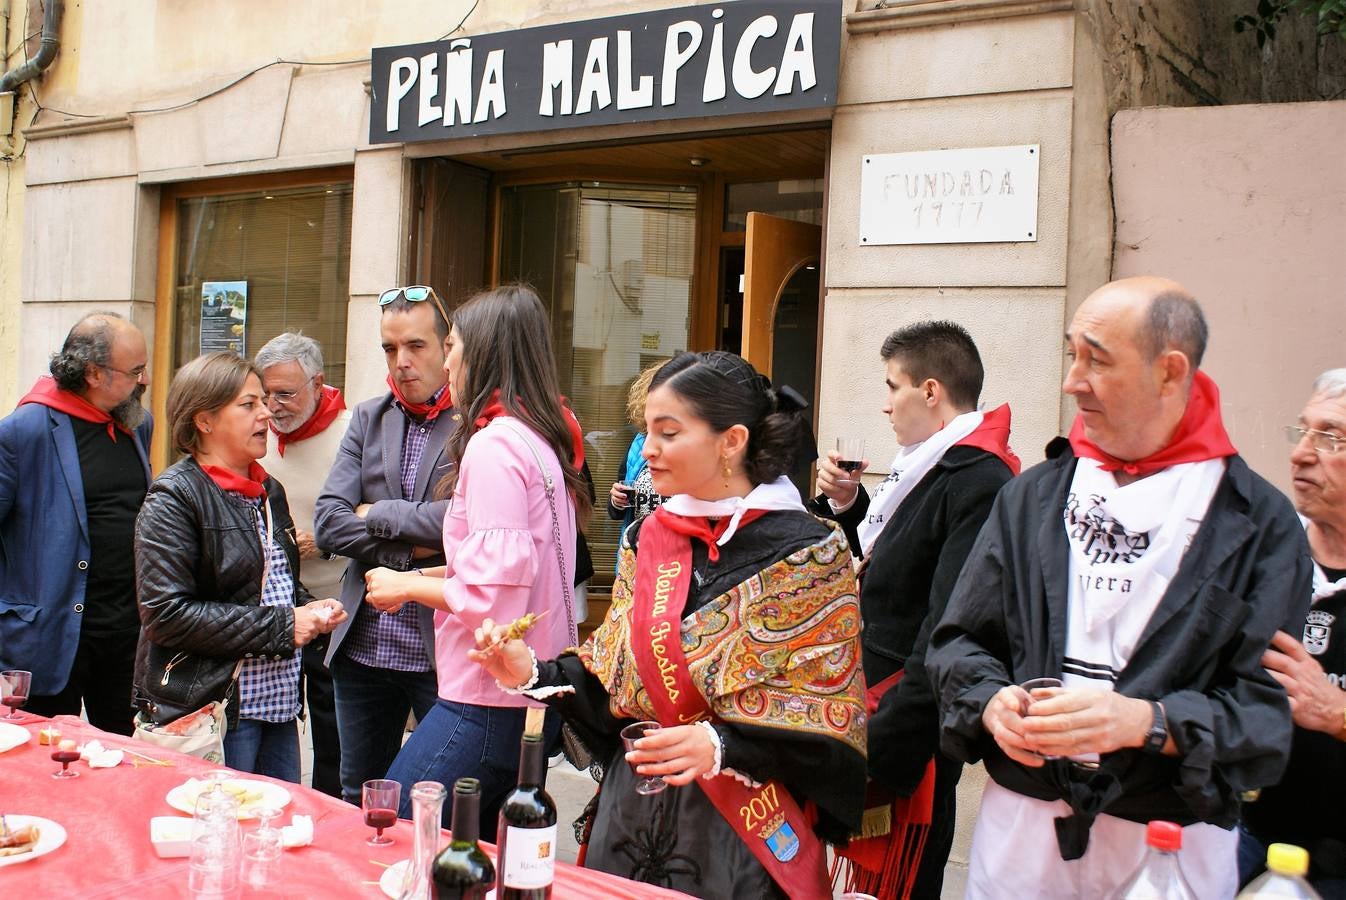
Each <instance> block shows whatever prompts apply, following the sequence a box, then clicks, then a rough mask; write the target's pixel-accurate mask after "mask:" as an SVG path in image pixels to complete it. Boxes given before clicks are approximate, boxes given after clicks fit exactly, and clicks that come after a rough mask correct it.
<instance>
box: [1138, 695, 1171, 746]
mask: <svg viewBox="0 0 1346 900" xmlns="http://www.w3.org/2000/svg"><path fill="white" fill-rule="evenodd" d="M1148 702H1149V704H1150V712H1151V713H1152V714H1153V716H1154V718H1153V720H1152V721H1151V722H1150V730H1149V731H1148V732H1146V734H1145V743H1144V745H1143V746H1142V749H1143V750H1144V751H1145V752H1146V753H1163V752H1164V745H1165V744H1167V743H1168V718H1167V717H1166V716H1165V715H1164V707H1163V705H1162V704H1160V702H1159V701H1158V700H1150V701H1148Z"/></svg>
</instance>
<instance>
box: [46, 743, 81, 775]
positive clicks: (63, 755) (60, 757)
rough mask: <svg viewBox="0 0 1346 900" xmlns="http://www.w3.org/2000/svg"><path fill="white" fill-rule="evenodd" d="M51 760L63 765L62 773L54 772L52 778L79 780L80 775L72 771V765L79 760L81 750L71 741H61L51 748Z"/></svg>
mask: <svg viewBox="0 0 1346 900" xmlns="http://www.w3.org/2000/svg"><path fill="white" fill-rule="evenodd" d="M51 758H52V759H54V760H55V761H56V762H58V763H60V764H61V771H59V772H52V773H51V777H52V778H78V777H79V773H78V772H74V771H71V769H70V764H71V763H72V762H74V761H75V760H77V759H79V748H78V747H76V746H75V742H74V741H71V740H65V741H61V742H60V743H59V744H57V745H56V746H55V747H52V748H51Z"/></svg>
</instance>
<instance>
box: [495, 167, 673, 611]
mask: <svg viewBox="0 0 1346 900" xmlns="http://www.w3.org/2000/svg"><path fill="white" fill-rule="evenodd" d="M502 201H503V202H502V205H501V207H502V215H501V253H500V279H501V281H525V282H528V283H529V284H532V285H533V286H534V287H535V288H537V289H538V293H539V294H540V295H541V296H542V300H543V302H544V303H547V304H548V307H549V309H550V310H551V315H552V336H553V340H554V342H555V350H556V357H557V368H558V369H559V370H560V378H561V390H562V391H563V392H565V394H566V395H567V396H568V397H569V398H570V401H571V405H572V407H573V408H574V410H575V414H576V416H577V417H578V418H579V420H580V425H581V426H582V427H583V429H584V434H585V453H586V456H587V458H588V461H589V470H590V472H591V473H592V474H593V479H594V486H595V488H596V492H597V495H598V503H597V504H596V506H597V510H596V512H595V514H594V517H593V519H592V521H591V522H590V524H589V528H588V538H589V543H590V546H591V549H592V551H593V558H594V568H595V569H596V570H597V574H596V575H595V578H594V581H595V585H596V586H599V587H602V586H606V585H610V584H611V582H612V577H613V571H614V568H615V562H616V552H617V542H618V540H619V539H620V537H621V535H620V531H621V523H620V522H615V521H613V520H611V519H609V518H608V517H607V515H606V514H605V512H604V507H605V505H606V495H607V493H608V488H610V487H611V485H612V482H614V481H616V480H617V479H618V478H619V475H620V469H621V466H622V464H623V462H624V461H625V459H626V451H627V448H628V447H629V446H630V444H631V440H632V438H634V437H635V434H636V428H635V427H634V426H633V425H632V424H631V423H630V422H628V421H627V418H626V395H627V391H628V390H629V388H630V386H631V382H632V381H633V380H634V379H635V377H636V376H637V375H638V374H640V372H641V370H642V369H644V368H645V367H646V366H648V365H650V364H652V363H654V362H656V361H659V360H663V359H668V358H670V357H672V356H673V355H674V354H675V353H678V352H679V351H682V350H685V349H686V348H687V343H688V337H689V329H690V322H691V305H692V275H693V270H694V267H695V259H696V188H695V187H693V186H673V187H664V186H660V187H648V186H630V185H608V184H601V183H595V182H588V181H586V182H576V183H568V184H552V185H529V186H522V187H513V188H506V189H505V190H504V191H503V195H502Z"/></svg>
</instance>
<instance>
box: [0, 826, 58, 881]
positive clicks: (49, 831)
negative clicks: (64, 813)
mask: <svg viewBox="0 0 1346 900" xmlns="http://www.w3.org/2000/svg"><path fill="white" fill-rule="evenodd" d="M5 821H6V822H7V823H9V827H10V828H24V827H26V826H28V825H36V826H37V827H38V829H39V834H38V836H37V845H36V846H35V847H33V849H32V850H31V851H30V852H28V853H20V854H19V855H18V856H0V868H3V867H4V866H14V865H18V864H19V863H22V862H28V860H30V859H37V858H38V857H39V856H46V855H47V854H48V853H50V852H51V851H53V850H55V849H56V848H57V847H59V846H61V845H62V844H64V843H65V829H64V828H62V827H61V826H60V825H57V824H56V823H55V822H53V821H52V820H51V819H44V818H42V817H41V816H17V815H13V814H11V813H6V814H5Z"/></svg>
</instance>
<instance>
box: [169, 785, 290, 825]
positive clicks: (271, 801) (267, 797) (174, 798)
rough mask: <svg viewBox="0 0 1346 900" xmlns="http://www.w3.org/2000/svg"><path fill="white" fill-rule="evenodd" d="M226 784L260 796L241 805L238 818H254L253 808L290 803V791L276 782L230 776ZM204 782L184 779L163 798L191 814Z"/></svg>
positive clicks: (176, 807)
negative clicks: (259, 793) (257, 792)
mask: <svg viewBox="0 0 1346 900" xmlns="http://www.w3.org/2000/svg"><path fill="white" fill-rule="evenodd" d="M225 783H226V784H236V785H238V786H240V787H244V788H247V789H248V790H249V791H260V792H261V794H262V796H261V798H260V799H258V800H254V801H252V802H251V803H249V804H248V805H247V806H244V807H241V808H240V809H239V811H238V817H239V818H240V819H255V818H257V817H256V816H255V815H254V814H253V810H254V809H258V808H266V807H271V808H272V809H284V808H285V807H287V806H289V805H290V792H289V791H287V790H285V788H283V787H281V786H280V785H278V784H272V783H271V782H269V781H257V780H256V779H252V778H231V779H229V780H228V781H227V782H225ZM204 786H205V782H202V781H199V780H197V779H195V778H193V779H190V780H188V781H184V782H183V783H182V784H180V785H178V786H177V787H175V788H173V790H171V791H169V792H168V796H167V797H165V798H164V799H165V800H167V801H168V805H169V806H171V807H173V808H174V809H176V810H177V811H178V812H185V813H187V815H192V814H193V813H195V812H196V798H197V795H198V794H199V793H200V791H201V788H203V787H204Z"/></svg>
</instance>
